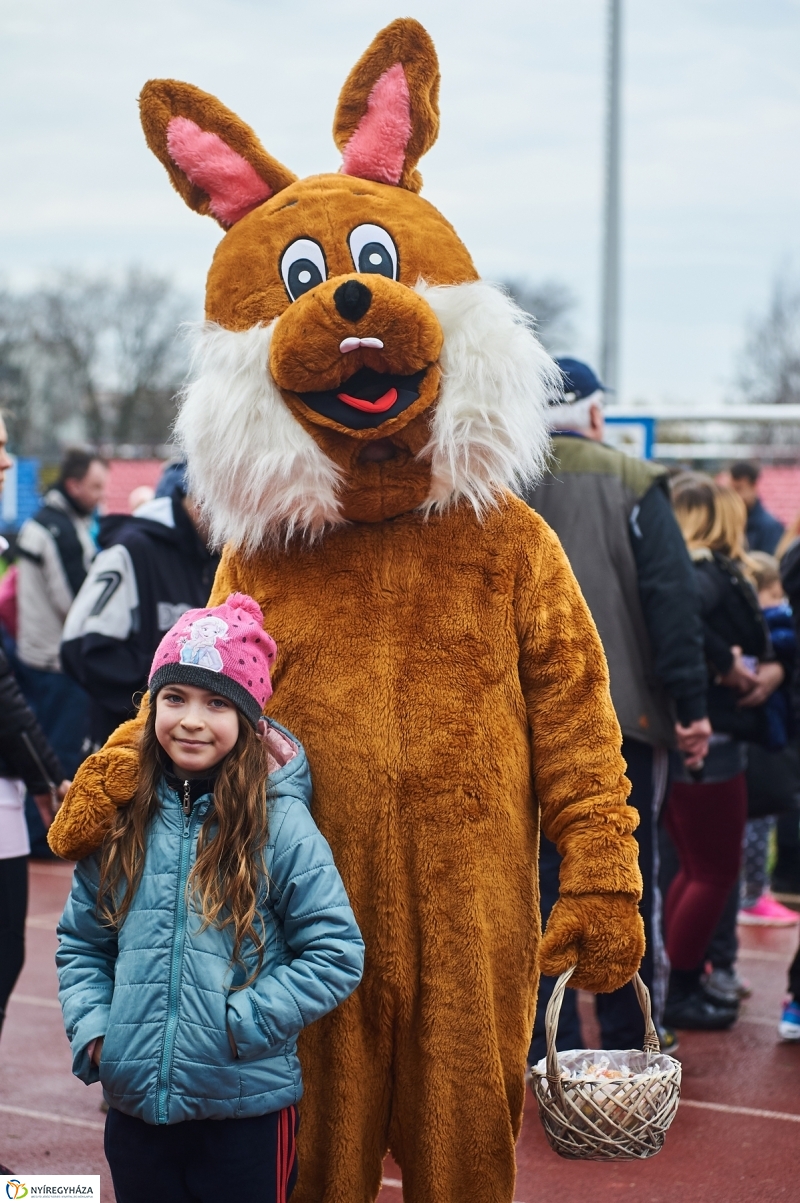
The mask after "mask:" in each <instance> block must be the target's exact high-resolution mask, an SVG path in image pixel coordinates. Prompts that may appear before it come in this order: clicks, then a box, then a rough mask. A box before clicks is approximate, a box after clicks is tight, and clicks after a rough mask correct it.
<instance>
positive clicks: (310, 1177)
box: [292, 983, 392, 1203]
mask: <svg viewBox="0 0 800 1203" xmlns="http://www.w3.org/2000/svg"><path fill="white" fill-rule="evenodd" d="M365 985H367V989H365ZM369 993H370V992H369V989H368V983H362V985H361V987H360V988H359V989H358V990H357V991H356V993H355V994H354V995H352V996H351V997H350V998H348V999H347V1001H346V1002H344V1003H343V1004H342V1005H341V1006H340V1007H338V1008H337V1009H336V1010H335V1011H333V1012H332V1013H331V1014H330V1015H326V1016H325V1018H324V1019H320V1020H319V1021H318V1022H317V1023H314V1024H312V1025H311V1027H309V1028H306V1029H305V1031H304V1032H303V1033H302V1034H301V1037H300V1041H299V1050H300V1060H301V1063H302V1066H303V1080H304V1085H305V1093H304V1095H303V1098H302V1100H301V1102H300V1129H299V1132H298V1136H297V1150H298V1159H299V1176H298V1180H297V1186H296V1187H295V1189H294V1192H293V1194H292V1203H372V1200H373V1199H375V1198H376V1197H377V1194H378V1191H379V1190H380V1184H381V1172H382V1168H383V1158H384V1155H385V1152H386V1149H387V1146H388V1131H389V1115H390V1107H391V1089H392V1032H391V1027H388V1026H386V1025H379V1024H378V1023H376V1022H375V1021H374V1017H375V1015H376V1012H375V1010H374V1009H371V1008H370V1006H369V1005H368V1003H367V1001H366V1000H367V998H368V997H369ZM371 1017H372V1018H371Z"/></svg>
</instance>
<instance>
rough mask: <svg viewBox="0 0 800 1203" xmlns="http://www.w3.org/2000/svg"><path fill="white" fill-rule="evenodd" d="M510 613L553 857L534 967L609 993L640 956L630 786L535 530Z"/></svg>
mask: <svg viewBox="0 0 800 1203" xmlns="http://www.w3.org/2000/svg"><path fill="white" fill-rule="evenodd" d="M516 613H517V622H518V627H519V641H520V679H521V683H522V688H523V692H524V694H525V702H526V706H527V711H528V721H529V724H530V730H531V741H532V751H533V764H534V782H535V788H536V794H537V797H538V799H539V805H540V808H541V822H542V830H543V831H544V833H545V835H546V836H547V837H548V839H551V840H552V841H553V842H554V843H555V844H556V846H557V847H558V851H559V853H560V854H561V856H562V858H563V859H562V863H561V877H560V897H559V899H558V901H557V902H556V905H555V907H554V908H553V911H552V913H551V915H550V920H549V922H548V925H547V931H546V933H545V935H544V937H543V939H542V944H541V949H540V956H539V965H540V968H541V970H542V972H544V973H547V974H552V975H555V974H558V973H561V972H563V970H564V969H567V968H568V967H569V966H570V965H574V964H576V963H577V970H576V972H575V975H574V976H573V978H572V981H571V982H570V985H572V986H575V987H576V988H581V989H585V990H592V991H601V992H602V991H608V990H616V989H617V988H618V987H619V986H621V985H624V983H625V982H627V981H628V980H629V979H630V978H631V977H632V975H633V974H634V972H635V971H636V970H637V969H638V967H639V963H640V961H641V958H642V954H643V952H644V929H643V925H642V920H641V916H640V915H639V909H638V905H637V904H638V900H639V898H640V897H641V892H642V879H641V874H640V872H639V864H638V846H637V843H636V840H635V839H634V837H633V835H632V832H633V830H634V828H635V827H636V826H637V824H638V822H639V816H638V814H637V813H636V811H635V810H634V809H633V808H632V807H630V806H628V805H627V804H626V798H627V796H628V793H629V792H630V783H629V782H628V780H627V778H626V777H625V761H624V760H623V759H622V755H621V753H620V745H621V742H622V738H621V734H620V729H619V724H618V722H617V718H616V715H615V713H614V708H613V706H612V703H611V695H610V692H609V686H608V668H607V665H606V659H605V655H604V653H603V649H602V646H601V644H600V639H599V636H598V634H597V628H596V627H595V625H594V621H593V619H592V617H591V614H590V613H589V610H588V607H587V605H586V602H585V601H584V599H583V595H582V594H581V591H580V588H579V586H578V583H577V581H576V580H575V577H574V576H573V573H572V570H571V568H570V566H569V564H568V562H567V559H566V556H565V555H564V552H563V550H562V548H561V545H560V543H559V542H558V540H557V539H556V537H555V535H553V533H552V532H551V531H550V530H549V529H547V528H546V527H544V526H543V525H542V529H541V531H540V537H539V539H537V540H536V542H535V543H534V542H530V543H528V546H527V548H526V551H525V553H524V555H523V557H522V564H521V568H520V572H519V575H518V579H517V597H516Z"/></svg>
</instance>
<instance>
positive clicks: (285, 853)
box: [56, 723, 364, 1124]
mask: <svg viewBox="0 0 800 1203" xmlns="http://www.w3.org/2000/svg"><path fill="white" fill-rule="evenodd" d="M272 726H274V727H275V728H276V729H277V730H278V731H280V732H282V733H283V734H284V735H285V736H287V737H288V738H289V739H290V740H292V742H293V743H294V744H295V746H296V747H297V754H296V756H295V757H294V759H292V760H290V761H289V763H288V764H286V765H284V766H283V767H282V768H280V769H278V770H277V771H276V772H273V773H271V774H270V778H269V784H270V793H269V797H270V819H269V842H268V845H267V849H266V857H265V861H266V867H267V871H268V874H269V891H268V894H266V895H265V898H264V902H263V907H262V914H263V916H264V921H265V931H266V941H267V947H266V951H265V954H264V963H263V968H262V970H261V973H260V974H259V976H258V978H257V979H256V981H255V982H254V983H253V984H252V985H251V986H249V987H248V988H247V989H244V990H235V991H233V992H232V991H231V986H232V985H233V984H234V975H235V982H237V983H239V982H243V981H245V980H246V979H247V977H248V976H249V973H250V969H251V968H255V965H256V957H255V951H254V949H253V948H252V945H250V947H249V949H248V948H245V950H244V955H245V960H246V961H247V963H248V969H247V971H246V972H243V971H242V968H241V966H237V967H235V969H234V968H232V967H231V963H230V961H231V951H232V948H233V939H232V935H231V929H230V927H227V928H225V929H224V930H223V931H220V930H219V929H217V928H214V927H208V928H206V929H205V931H200V930H199V928H200V917H199V915H198V913H197V911H196V910H195V909H194V907H193V906H192V905H190V904H188V903H187V899H186V888H185V887H186V879H187V876H188V873H189V870H190V868H191V865H192V863H193V861H194V858H195V855H196V845H197V835H198V831H199V829H200V826H201V825H202V822H203V819H204V817H205V815H206V813H207V811H208V808H209V807H210V806H211V804H212V797H211V795H210V794H206V795H204V796H203V797H202V798H200V799H198V801H197V802H196V803H195V804H194V806H193V808H192V811H191V814H190V815H189V816H188V818H187V817H185V816H184V814H183V811H182V808H181V804H180V800H179V798H178V795H177V794H176V793H175V792H174V791H173V790H171V789H169V788H168V787H167V785H166V784H165V783H164V784H162V786H161V789H160V798H161V808H160V811H159V814H158V815H157V817H156V818H155V819H154V820H153V822H152V824H151V827H150V831H149V835H148V843H147V855H146V859H145V866H144V871H143V874H142V879H141V882H140V885H139V888H138V890H137V892H136V895H135V897H134V900H133V902H132V904H131V909H130V911H129V913H128V915H127V917H126V919H125V920H124V922H123V923H122V925H121V927H120V928H119V930H118V931H116V930H111V929H109V928H108V927H106V926H104V925H103V924H102V923H101V922H100V920H99V919H98V918H97V915H96V902H97V889H98V880H99V874H98V859H97V856H91V857H87V858H86V860H83V861H81V862H80V863H79V864H78V865H77V867H76V869H75V877H74V879H73V885H72V892H71V894H70V897H69V899H68V901H67V905H66V907H65V910H64V914H63V915H62V917H61V923H60V924H59V928H58V935H59V941H60V947H59V951H58V954H57V956H56V964H57V967H58V977H59V999H60V1001H61V1007H62V1010H63V1013H64V1023H65V1026H66V1029H67V1035H68V1037H69V1040H70V1043H71V1045H72V1053H73V1072H74V1073H75V1074H76V1075H77V1076H78V1077H79V1078H82V1079H83V1081H84V1082H95V1081H97V1079H98V1077H99V1078H100V1081H101V1082H102V1083H103V1091H104V1094H105V1097H106V1100H107V1102H108V1103H109V1104H110V1106H112V1107H116V1108H117V1109H118V1110H119V1111H123V1112H125V1113H126V1114H128V1115H134V1116H137V1117H138V1118H140V1119H143V1120H145V1121H146V1122H147V1123H150V1124H174V1123H178V1122H180V1121H181V1120H189V1119H229V1118H233V1117H244V1116H251V1115H264V1114H266V1113H267V1112H271V1111H278V1110H280V1109H281V1108H283V1107H286V1106H288V1105H289V1104H290V1103H295V1102H296V1101H297V1100H298V1099H299V1098H300V1096H301V1094H302V1093H303V1084H302V1078H301V1074H300V1063H299V1061H298V1059H297V1051H296V1041H297V1035H298V1033H299V1032H300V1031H301V1029H302V1028H304V1027H305V1026H306V1025H307V1024H309V1023H313V1022H314V1020H315V1019H319V1018H320V1016H322V1015H325V1014H326V1013H327V1012H328V1011H331V1010H333V1008H334V1007H335V1006H337V1004H338V1003H340V1002H341V1001H342V1000H343V999H345V998H346V997H347V996H348V994H350V993H351V992H352V991H353V990H354V989H355V988H356V986H357V985H358V983H359V981H360V978H361V973H362V969H363V963H364V944H363V942H362V940H361V934H360V932H359V930H358V927H357V926H356V921H355V918H354V916H353V912H352V910H351V909H350V904H349V902H348V899H347V895H346V894H345V890H344V886H343V885H342V880H341V878H340V876H339V873H338V871H337V869H336V866H335V865H334V863H333V857H332V855H331V850H330V848H329V847H328V844H327V841H326V840H325V839H324V838H323V836H322V835H321V834H320V832H319V830H318V829H317V827H316V825H315V823H314V820H313V819H312V817H311V814H310V811H309V803H310V798H311V777H310V773H309V768H308V761H307V759H306V755H305V752H304V751H303V749H302V747H301V746H300V745H299V744H298V743H297V741H296V740H294V738H293V737H292V736H290V735H289V733H288V732H285V731H284V730H283V728H282V727H279V725H278V724H277V723H273V724H272ZM228 1028H230V1031H231V1033H232V1035H233V1038H234V1040H235V1042H236V1048H237V1050H238V1057H237V1058H235V1057H234V1056H233V1053H232V1051H231V1047H230V1044H229V1041H228V1032H227V1029H228ZM96 1036H105V1043H104V1045H103V1053H102V1058H101V1062H100V1069H99V1073H98V1069H97V1066H95V1065H93V1064H91V1062H90V1060H89V1056H88V1053H87V1045H88V1044H89V1043H90V1042H91V1041H92V1040H94V1038H95V1037H96Z"/></svg>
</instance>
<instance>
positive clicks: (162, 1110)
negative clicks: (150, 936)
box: [156, 781, 192, 1124]
mask: <svg viewBox="0 0 800 1203" xmlns="http://www.w3.org/2000/svg"><path fill="white" fill-rule="evenodd" d="M181 809H182V810H183V833H182V834H183V838H182V839H181V851H180V857H179V860H178V885H177V889H176V894H175V927H174V928H173V932H172V956H171V960H170V970H169V991H168V994H167V1022H166V1024H165V1026H164V1040H163V1043H162V1046H161V1060H160V1062H159V1066H158V1097H157V1103H156V1123H157V1124H166V1123H167V1118H168V1114H169V1088H170V1085H171V1082H172V1057H173V1054H174V1052H175V1032H176V1029H177V1026H178V1002H179V998H180V981H181V970H182V968H183V946H184V936H185V934H186V920H187V900H186V878H187V877H188V875H189V857H190V855H191V851H192V842H191V840H190V838H189V836H190V834H191V826H192V823H191V814H192V797H191V791H190V788H189V782H188V781H184V783H183V800H182V802H181Z"/></svg>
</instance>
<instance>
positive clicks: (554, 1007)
mask: <svg viewBox="0 0 800 1203" xmlns="http://www.w3.org/2000/svg"><path fill="white" fill-rule="evenodd" d="M576 968H577V966H576V965H573V966H572V967H571V968H569V969H566V970H565V971H564V972H563V973H562V974H561V976H560V977H559V979H558V981H557V982H556V984H555V989H554V990H553V993H552V995H551V996H550V1001H549V1003H548V1004H547V1010H546V1011H545V1016H544V1035H545V1041H546V1043H547V1061H546V1064H547V1080H548V1082H549V1083H550V1089H551V1091H553V1092H554V1093H555V1094H556V1095H557V1096H558V1099H559V1102H560V1103H561V1104H562V1105H566V1102H565V1099H564V1090H563V1087H562V1085H561V1071H560V1069H559V1067H558V1053H557V1051H556V1033H557V1032H558V1017H559V1015H560V1014H561V1004H562V1002H563V1001H564V991H565V990H566V988H567V983H568V982H569V979H570V978H571V977H572V975H573V973H574V972H575V970H576ZM631 981H632V983H633V988H634V990H635V991H636V998H637V1000H638V1002H639V1006H640V1007H641V1008H642V1014H643V1015H644V1045H643V1049H644V1052H645V1053H647V1054H648V1055H652V1054H653V1053H660V1052H661V1042H660V1041H659V1039H658V1033H657V1032H656V1029H655V1024H654V1023H653V1015H652V1007H651V1005H650V991H649V990H648V989H647V986H645V984H644V982H643V981H642V979H641V978H640V977H639V974H638V973H634V975H633V977H632V978H631Z"/></svg>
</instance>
